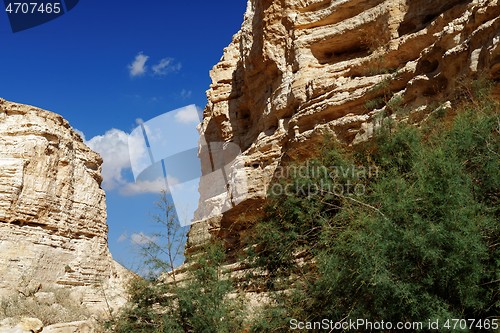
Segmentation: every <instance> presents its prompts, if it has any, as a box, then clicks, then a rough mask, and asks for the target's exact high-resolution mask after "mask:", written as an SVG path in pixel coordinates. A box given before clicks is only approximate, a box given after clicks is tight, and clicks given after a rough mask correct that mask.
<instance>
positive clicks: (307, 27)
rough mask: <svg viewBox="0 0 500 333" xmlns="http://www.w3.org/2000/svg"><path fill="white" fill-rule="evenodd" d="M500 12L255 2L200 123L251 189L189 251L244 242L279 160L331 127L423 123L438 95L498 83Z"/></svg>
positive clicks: (458, 5)
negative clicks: (226, 149)
mask: <svg viewBox="0 0 500 333" xmlns="http://www.w3.org/2000/svg"><path fill="white" fill-rule="evenodd" d="M499 16H500V6H499V4H498V1H497V0H468V1H467V0H440V1H436V0H337V1H334V0H332V1H330V0H274V1H272V0H249V1H248V7H247V11H246V14H245V17H244V22H243V25H242V28H241V30H240V31H239V32H238V33H237V34H236V35H235V36H234V38H233V41H232V43H231V44H230V45H229V46H228V47H227V48H226V49H225V50H224V55H223V57H222V59H221V60H220V62H219V63H218V64H217V65H216V66H215V67H214V68H213V70H212V71H211V77H212V82H213V83H212V85H211V86H210V89H209V90H208V92H207V96H208V105H207V107H206V108H205V111H204V120H203V122H202V124H201V125H200V127H201V131H202V132H203V133H204V135H205V137H206V139H207V141H224V142H234V143H237V144H238V145H239V146H240V147H241V150H242V151H243V154H242V155H241V156H240V157H239V158H238V159H239V162H242V163H243V164H244V165H245V167H244V169H243V170H239V171H238V173H239V174H238V175H237V174H236V172H235V173H233V174H229V175H228V179H229V184H230V185H229V186H230V187H231V186H234V184H236V183H237V182H235V181H234V180H235V178H236V177H241V172H243V173H245V174H246V177H247V179H248V182H247V184H246V186H247V187H248V194H246V193H243V194H242V195H244V196H245V197H244V198H243V199H244V200H243V203H242V204H239V205H237V206H236V207H235V208H233V209H231V210H229V211H228V212H226V213H225V214H222V215H219V216H217V217H215V218H211V219H210V220H208V221H204V222H205V223H197V224H194V225H193V226H192V228H191V231H190V235H189V243H188V251H193V250H194V249H196V247H197V246H198V245H200V244H202V243H203V241H204V240H206V239H207V238H209V237H211V236H217V237H220V238H222V239H224V240H225V241H226V244H227V246H228V248H229V249H230V248H232V247H236V246H237V245H238V242H239V239H240V236H241V233H242V232H244V230H245V229H246V228H247V226H248V225H249V224H251V223H253V220H254V218H255V217H256V216H258V214H259V210H260V209H261V207H262V204H263V202H264V200H265V196H266V188H267V186H268V185H269V183H270V181H271V179H272V176H273V174H274V172H275V170H276V168H277V166H279V165H280V164H281V163H285V162H286V161H287V160H293V159H300V158H302V157H306V156H310V155H311V154H312V153H313V152H314V148H315V147H317V146H318V142H319V140H322V137H323V135H324V134H325V133H330V134H332V135H333V136H334V137H335V138H336V139H338V140H340V141H342V142H344V143H346V144H356V143H358V142H362V141H364V140H366V139H368V138H369V137H370V136H371V135H372V133H373V129H374V127H376V126H377V122H378V121H380V119H381V118H382V117H398V118H399V119H400V120H403V121H408V122H415V123H416V122H419V121H421V120H422V119H424V118H425V116H426V115H427V114H429V113H430V112H432V110H433V109H435V108H436V107H437V106H438V105H435V104H436V101H440V102H445V101H449V103H447V105H453V101H454V98H455V96H456V93H457V91H458V90H460V89H461V87H462V86H463V85H464V82H465V81H466V80H470V79H474V78H478V77H482V78H486V79H489V80H492V81H494V82H496V83H498V82H499V80H500V47H499V45H500V43H499V42H500V17H499ZM494 93H495V94H496V96H497V97H498V96H500V89H499V85H498V84H497V85H496V86H495V88H494ZM397 109H404V110H406V111H405V112H399V113H398V112H396V110H397ZM240 164H241V163H240ZM208 190H209V189H207V188H203V187H201V188H200V191H201V192H202V194H203V192H204V191H208ZM233 192H235V193H236V192H237V191H233ZM202 197H203V195H202ZM240 199H241V198H240Z"/></svg>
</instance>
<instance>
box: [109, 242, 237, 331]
mask: <svg viewBox="0 0 500 333" xmlns="http://www.w3.org/2000/svg"><path fill="white" fill-rule="evenodd" d="M224 260H225V255H224V249H223V247H222V246H221V245H220V244H208V245H207V246H206V247H205V248H204V250H203V252H202V254H201V255H199V256H198V257H197V258H196V259H195V261H194V264H193V267H194V269H192V270H190V271H189V272H188V276H187V277H185V280H182V281H180V282H179V281H177V282H176V283H173V282H172V281H170V282H166V281H163V280H162V279H158V280H145V279H142V278H137V279H135V280H133V281H131V283H130V286H129V293H130V299H129V303H128V305H127V306H126V307H125V309H123V310H122V313H121V314H120V316H119V317H117V318H115V319H114V320H112V321H110V322H108V323H107V325H106V326H107V328H108V331H112V332H117V333H119V332H123V333H125V332H141V333H167V332H168V333H175V332H206V333H210V332H213V333H219V332H221V333H225V332H227V333H229V332H235V331H237V329H239V328H240V327H241V326H242V323H243V316H242V307H241V302H239V300H238V298H237V297H236V298H231V297H230V293H232V292H233V286H232V283H231V282H230V281H229V280H227V279H226V278H224V277H223V276H222V272H221V265H222V264H223V262H224Z"/></svg>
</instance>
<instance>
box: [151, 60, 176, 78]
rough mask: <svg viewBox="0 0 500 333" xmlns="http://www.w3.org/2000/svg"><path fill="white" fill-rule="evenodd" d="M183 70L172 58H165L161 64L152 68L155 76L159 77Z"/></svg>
mask: <svg viewBox="0 0 500 333" xmlns="http://www.w3.org/2000/svg"><path fill="white" fill-rule="evenodd" d="M181 68H182V65H181V64H180V63H174V59H172V58H163V59H161V60H160V62H159V63H157V64H156V65H154V66H153V67H152V69H153V74H154V75H158V76H165V75H167V74H168V73H172V72H177V71H179V70H180V69H181Z"/></svg>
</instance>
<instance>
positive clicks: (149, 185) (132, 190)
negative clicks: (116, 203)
mask: <svg viewBox="0 0 500 333" xmlns="http://www.w3.org/2000/svg"><path fill="white" fill-rule="evenodd" d="M165 187H166V186H165V180H164V178H163V177H162V178H158V179H156V180H138V181H136V182H135V183H127V184H125V185H124V186H122V187H121V188H120V194H122V195H126V196H133V195H139V194H147V193H160V192H161V191H165V190H168V189H165Z"/></svg>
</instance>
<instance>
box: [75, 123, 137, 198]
mask: <svg viewBox="0 0 500 333" xmlns="http://www.w3.org/2000/svg"><path fill="white" fill-rule="evenodd" d="M85 143H86V144H87V145H88V146H89V147H90V148H91V149H92V150H94V151H96V152H98V153H99V154H100V155H101V157H102V159H103V165H102V177H103V183H102V187H103V188H104V189H105V190H112V189H115V188H117V187H119V186H122V185H123V184H125V183H126V180H125V179H124V178H123V171H124V170H126V169H128V168H130V157H129V150H128V134H127V133H125V132H123V131H121V130H118V129H114V128H113V129H110V130H109V131H107V132H106V133H105V134H104V135H98V136H95V137H93V138H92V139H90V140H89V141H86V142H85Z"/></svg>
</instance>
